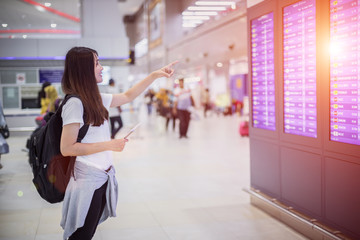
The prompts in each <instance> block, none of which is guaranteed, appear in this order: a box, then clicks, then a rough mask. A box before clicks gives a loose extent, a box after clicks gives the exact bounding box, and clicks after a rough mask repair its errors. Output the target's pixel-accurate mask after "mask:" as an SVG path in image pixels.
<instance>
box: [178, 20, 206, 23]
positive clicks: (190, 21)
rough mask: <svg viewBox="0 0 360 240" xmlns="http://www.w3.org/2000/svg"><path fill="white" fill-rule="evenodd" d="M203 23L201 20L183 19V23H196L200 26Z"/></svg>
mask: <svg viewBox="0 0 360 240" xmlns="http://www.w3.org/2000/svg"><path fill="white" fill-rule="evenodd" d="M203 22H204V21H203V20H201V19H184V21H183V23H196V24H201V23H203Z"/></svg>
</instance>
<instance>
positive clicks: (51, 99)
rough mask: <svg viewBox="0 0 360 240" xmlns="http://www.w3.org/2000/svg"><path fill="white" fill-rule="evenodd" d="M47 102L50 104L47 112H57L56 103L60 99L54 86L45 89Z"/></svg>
mask: <svg viewBox="0 0 360 240" xmlns="http://www.w3.org/2000/svg"><path fill="white" fill-rule="evenodd" d="M44 91H45V101H46V103H48V106H47V112H55V102H56V100H57V99H58V92H57V90H56V88H55V87H54V86H53V85H49V86H47V87H45V88H44Z"/></svg>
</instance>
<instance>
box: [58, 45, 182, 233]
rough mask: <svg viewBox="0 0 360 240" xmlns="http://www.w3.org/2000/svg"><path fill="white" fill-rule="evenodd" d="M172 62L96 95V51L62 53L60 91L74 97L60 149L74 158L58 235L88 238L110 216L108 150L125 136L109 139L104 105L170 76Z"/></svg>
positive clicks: (113, 191) (113, 199)
mask: <svg viewBox="0 0 360 240" xmlns="http://www.w3.org/2000/svg"><path fill="white" fill-rule="evenodd" d="M175 63H176V62H173V63H171V64H169V65H167V66H165V67H163V68H161V69H159V70H157V71H154V72H152V73H151V74H150V75H149V76H147V77H146V78H145V79H143V80H142V81H140V82H138V83H137V84H136V85H135V86H133V87H132V88H130V89H129V90H128V91H126V92H124V93H120V94H100V92H99V89H98V86H97V83H100V82H102V75H101V74H102V70H103V67H102V66H101V64H100V62H99V59H98V54H97V52H96V51H95V50H93V49H90V48H86V47H74V48H72V49H70V50H69V51H68V53H67V55H66V59H65V69H64V75H63V78H62V88H63V91H64V93H65V94H75V95H77V96H79V98H80V99H79V98H75V97H72V98H70V99H69V100H68V101H67V103H66V104H65V105H64V106H63V109H62V118H63V130H62V135H61V143H60V149H61V153H62V154H63V155H64V156H76V161H75V166H74V175H73V176H72V177H71V179H70V181H69V184H68V186H67V189H66V192H65V198H64V203H63V210H62V220H61V226H62V227H63V229H64V235H63V237H64V239H69V240H72V239H81V240H86V239H91V238H92V237H93V235H94V233H95V231H96V228H97V225H98V224H99V223H101V222H103V221H104V220H106V219H107V218H108V217H113V216H116V203H117V182H116V178H115V169H114V167H113V159H112V151H117V152H120V151H122V150H123V149H124V147H125V143H126V142H127V139H111V137H110V133H109V125H108V118H109V114H108V110H109V108H110V107H117V106H120V105H122V104H125V103H128V102H131V101H132V100H134V99H135V98H136V97H137V96H138V95H139V94H140V93H142V92H143V91H144V90H145V89H146V88H147V87H148V86H149V85H150V84H151V83H152V82H153V81H154V80H155V79H157V78H160V77H167V78H169V77H171V76H172V75H173V73H174V70H173V69H172V66H173V65H174V64H175ZM83 114H84V116H85V118H84V119H85V122H84V120H83ZM84 124H89V129H88V131H87V134H86V135H85V137H84V138H83V140H82V141H81V143H80V142H77V137H78V133H79V129H80V128H81V127H82V126H83V125H84Z"/></svg>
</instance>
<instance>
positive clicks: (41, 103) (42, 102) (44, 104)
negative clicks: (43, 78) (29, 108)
mask: <svg viewBox="0 0 360 240" xmlns="http://www.w3.org/2000/svg"><path fill="white" fill-rule="evenodd" d="M50 85H51V83H49V82H44V83H43V84H42V86H41V90H40V91H39V93H38V107H39V108H40V114H44V113H46V111H47V109H48V107H49V101H48V100H47V99H46V93H45V88H46V87H47V86H50Z"/></svg>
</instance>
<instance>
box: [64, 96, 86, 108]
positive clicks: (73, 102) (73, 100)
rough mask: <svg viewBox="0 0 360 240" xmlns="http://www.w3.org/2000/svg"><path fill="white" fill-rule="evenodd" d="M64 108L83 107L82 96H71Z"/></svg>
mask: <svg viewBox="0 0 360 240" xmlns="http://www.w3.org/2000/svg"><path fill="white" fill-rule="evenodd" d="M63 108H83V104H82V102H81V100H80V98H77V97H70V98H69V99H68V100H67V102H66V103H65V105H64V106H63Z"/></svg>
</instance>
